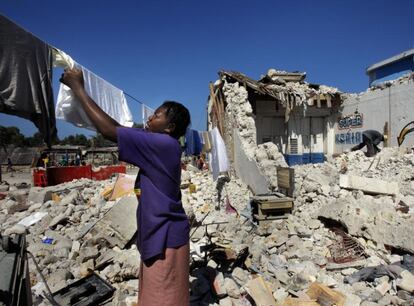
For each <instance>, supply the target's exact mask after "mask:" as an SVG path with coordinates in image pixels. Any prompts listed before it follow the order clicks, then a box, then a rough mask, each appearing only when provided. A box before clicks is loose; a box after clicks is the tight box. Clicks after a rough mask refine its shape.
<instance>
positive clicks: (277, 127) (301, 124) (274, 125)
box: [255, 101, 335, 155]
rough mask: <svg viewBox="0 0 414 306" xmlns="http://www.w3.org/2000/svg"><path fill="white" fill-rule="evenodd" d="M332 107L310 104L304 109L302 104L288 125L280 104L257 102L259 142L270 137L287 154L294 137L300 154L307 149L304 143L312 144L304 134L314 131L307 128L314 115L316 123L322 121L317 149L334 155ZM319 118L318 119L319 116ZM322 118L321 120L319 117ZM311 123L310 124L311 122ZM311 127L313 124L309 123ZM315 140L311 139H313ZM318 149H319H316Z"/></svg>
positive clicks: (296, 109)
mask: <svg viewBox="0 0 414 306" xmlns="http://www.w3.org/2000/svg"><path fill="white" fill-rule="evenodd" d="M330 113H331V109H330V108H326V107H324V108H317V107H316V106H312V107H309V106H308V107H307V109H306V110H305V111H304V109H303V107H296V108H295V109H294V111H293V112H292V113H291V114H290V118H289V121H288V124H285V108H283V107H279V109H278V110H276V102H273V101H256V118H255V122H256V127H257V143H258V144H260V143H263V139H268V138H271V140H272V141H273V142H274V143H275V144H276V145H277V146H278V147H279V150H280V151H281V152H282V153H284V154H286V153H288V152H290V148H289V145H290V144H289V139H290V138H291V137H293V138H297V141H298V154H299V155H301V154H303V153H309V152H305V151H306V148H305V143H309V139H308V140H307V141H306V140H305V139H304V138H303V137H302V136H303V135H302V134H306V135H309V134H312V131H310V130H309V131H305V130H306V122H308V123H309V120H310V119H309V118H310V117H312V118H314V119H313V125H315V124H316V123H318V122H316V121H317V120H322V121H321V122H322V125H323V126H322V127H321V129H322V130H321V131H318V133H316V134H318V135H319V136H321V137H322V138H323V139H320V140H318V142H321V143H320V144H319V146H318V148H317V149H316V150H317V151H318V152H324V153H327V154H332V153H333V150H334V142H335V138H334V137H335V135H334V130H333V127H334V124H333V122H332V118H331V116H330ZM317 118H318V119H317ZM319 118H320V119H319ZM308 125H309V124H308ZM309 126H311V125H309ZM313 140H314V139H312V141H313ZM315 152H316V151H315Z"/></svg>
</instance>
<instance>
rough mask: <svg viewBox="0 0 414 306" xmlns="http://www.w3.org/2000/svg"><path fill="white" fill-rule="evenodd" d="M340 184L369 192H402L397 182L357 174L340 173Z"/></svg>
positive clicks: (390, 193) (392, 193)
mask: <svg viewBox="0 0 414 306" xmlns="http://www.w3.org/2000/svg"><path fill="white" fill-rule="evenodd" d="M339 186H340V187H341V188H345V189H352V190H362V191H363V192H365V193H368V194H389V195H397V194H399V192H400V191H399V187H398V183H397V182H387V181H383V180H379V179H373V178H367V177H361V176H355V175H344V174H342V175H340V176H339Z"/></svg>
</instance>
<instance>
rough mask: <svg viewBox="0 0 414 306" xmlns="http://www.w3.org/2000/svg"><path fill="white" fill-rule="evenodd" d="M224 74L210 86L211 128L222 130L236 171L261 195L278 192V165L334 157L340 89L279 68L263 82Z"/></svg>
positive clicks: (269, 72) (209, 112)
mask: <svg viewBox="0 0 414 306" xmlns="http://www.w3.org/2000/svg"><path fill="white" fill-rule="evenodd" d="M219 75H220V79H219V80H218V81H216V82H215V84H214V85H213V84H210V97H209V103H208V114H209V129H210V128H212V127H213V126H217V127H218V129H219V131H220V133H221V134H222V136H223V139H224V142H225V143H226V148H227V153H228V157H229V160H230V161H231V163H232V166H233V170H234V171H235V172H236V174H237V176H239V177H240V178H242V179H243V181H244V182H246V184H247V185H249V186H250V188H251V189H252V190H253V191H254V192H255V193H256V194H260V193H266V192H267V191H269V190H275V189H277V178H276V173H277V171H276V168H277V167H280V166H281V167H286V166H287V165H295V164H302V163H309V162H311V163H316V162H323V161H324V156H325V155H332V154H333V153H334V144H335V135H334V123H335V122H334V119H333V118H334V117H333V114H336V113H338V112H339V111H340V109H341V105H342V102H343V96H342V94H341V92H340V91H339V90H338V89H336V88H332V87H328V86H324V85H316V84H309V83H306V82H304V79H305V76H306V74H305V73H287V72H284V71H276V70H274V69H270V70H269V71H268V73H267V74H266V76H264V77H262V78H261V79H260V80H259V81H254V80H252V79H250V78H249V77H247V76H245V75H243V74H241V73H239V72H231V71H221V72H220V73H219ZM285 160H286V162H285Z"/></svg>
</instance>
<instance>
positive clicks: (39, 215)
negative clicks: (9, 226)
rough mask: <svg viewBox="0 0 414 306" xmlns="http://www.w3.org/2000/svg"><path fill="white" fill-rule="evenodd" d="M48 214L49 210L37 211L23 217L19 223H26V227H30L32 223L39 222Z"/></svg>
mask: <svg viewBox="0 0 414 306" xmlns="http://www.w3.org/2000/svg"><path fill="white" fill-rule="evenodd" d="M46 215H47V212H41V211H39V212H35V213H34V214H33V215H30V216H28V217H26V218H23V219H22V220H20V221H19V223H17V224H21V225H24V226H26V227H29V226H30V225H33V224H35V223H37V222H39V221H40V220H42V218H43V217H44V216H46Z"/></svg>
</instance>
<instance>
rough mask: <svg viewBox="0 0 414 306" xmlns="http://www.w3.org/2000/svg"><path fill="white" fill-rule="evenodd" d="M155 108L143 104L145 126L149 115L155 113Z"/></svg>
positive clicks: (143, 122)
mask: <svg viewBox="0 0 414 306" xmlns="http://www.w3.org/2000/svg"><path fill="white" fill-rule="evenodd" d="M154 112H155V110H154V109H152V108H151V107H148V106H146V105H145V104H142V124H143V125H144V126H145V123H146V122H147V121H148V119H149V117H151V116H152V115H153V114H154Z"/></svg>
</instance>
